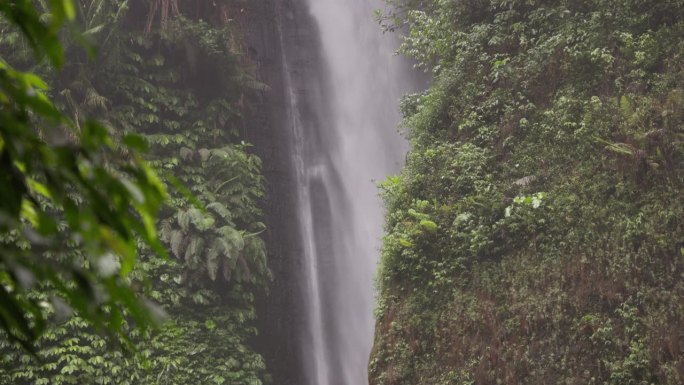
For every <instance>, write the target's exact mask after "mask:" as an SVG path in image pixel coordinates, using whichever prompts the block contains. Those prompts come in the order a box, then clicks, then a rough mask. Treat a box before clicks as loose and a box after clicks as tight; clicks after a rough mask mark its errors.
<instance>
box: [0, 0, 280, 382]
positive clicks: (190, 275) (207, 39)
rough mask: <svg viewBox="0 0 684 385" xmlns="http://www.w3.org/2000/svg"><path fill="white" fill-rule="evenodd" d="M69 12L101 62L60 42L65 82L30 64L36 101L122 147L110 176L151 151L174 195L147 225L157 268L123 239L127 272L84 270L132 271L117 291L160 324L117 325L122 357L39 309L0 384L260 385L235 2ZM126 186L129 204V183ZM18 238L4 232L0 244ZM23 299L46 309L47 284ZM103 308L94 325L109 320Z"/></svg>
mask: <svg viewBox="0 0 684 385" xmlns="http://www.w3.org/2000/svg"><path fill="white" fill-rule="evenodd" d="M76 4H77V9H76V15H75V23H74V26H73V28H74V29H81V30H84V31H85V32H84V33H83V34H81V36H83V37H84V39H85V40H86V41H87V42H88V44H92V45H93V46H95V47H98V50H97V54H96V55H95V56H94V57H92V58H89V57H88V56H87V55H84V54H83V53H82V51H81V50H80V49H78V47H77V45H75V44H74V41H73V40H72V39H71V38H70V37H69V36H62V40H63V42H64V43H63V46H64V47H65V52H66V53H65V55H66V59H67V60H65V62H64V66H63V68H62V69H61V71H59V72H55V71H51V70H49V69H46V68H45V67H44V66H37V67H35V68H36V71H41V73H44V76H45V77H46V78H48V79H49V81H48V83H49V84H50V88H49V89H47V90H46V92H47V93H49V94H50V95H51V97H52V98H53V99H54V100H55V104H56V105H58V106H60V107H61V108H62V109H63V110H65V111H67V112H68V114H69V115H71V121H73V122H74V123H73V126H74V129H75V131H76V132H79V131H84V130H87V129H88V127H90V125H89V123H88V122H87V121H86V120H85V118H84V117H85V116H91V117H95V118H97V119H99V120H100V121H102V122H104V123H106V125H107V126H111V127H117V130H111V132H109V134H111V137H112V138H113V139H111V141H112V142H113V143H117V142H119V141H120V142H123V143H125V144H127V145H128V147H127V148H123V149H121V150H119V149H118V148H116V149H112V150H110V152H111V156H110V157H109V158H107V159H106V160H107V163H106V164H107V167H115V166H116V165H117V163H115V162H113V161H112V159H115V158H114V155H115V154H117V155H120V156H122V158H123V159H126V161H127V162H128V163H131V162H132V161H137V159H138V155H137V153H136V152H134V151H133V150H134V149H138V148H149V154H148V155H147V156H146V157H145V158H146V161H147V162H149V164H150V165H151V166H152V167H154V168H155V169H156V170H158V172H159V174H160V175H161V176H162V177H161V178H160V180H159V181H157V183H158V185H159V187H160V189H165V188H166V186H172V187H173V188H171V189H169V190H170V191H172V193H171V194H170V197H169V202H168V204H167V205H166V206H164V207H162V209H161V212H160V215H159V220H157V221H156V222H153V223H152V228H153V229H155V231H157V230H156V229H158V231H159V239H160V240H161V242H162V243H163V245H164V246H165V247H166V248H168V250H169V254H170V256H169V257H167V258H160V257H159V256H157V255H156V254H154V253H153V250H152V248H151V247H149V246H148V245H146V244H145V243H144V242H141V241H143V240H144V239H140V238H139V237H131V238H130V241H131V242H133V245H135V246H137V251H138V252H139V253H140V257H139V259H138V261H137V263H136V265H135V267H134V268H133V269H132V270H130V269H129V267H128V266H127V265H126V264H125V263H117V262H116V260H112V259H111V258H109V257H106V258H103V259H101V260H99V262H100V263H95V264H93V265H92V269H93V270H95V271H97V272H100V273H102V272H111V271H112V270H114V271H122V270H124V269H126V270H130V271H128V272H127V275H126V280H125V283H126V284H127V285H129V286H130V287H131V288H133V289H134V290H135V292H136V293H143V294H145V295H146V296H147V297H148V298H150V299H151V300H153V301H155V302H156V303H157V304H159V305H160V306H161V308H162V309H163V311H164V312H165V313H167V314H168V316H169V320H168V322H167V323H166V324H165V325H164V326H163V327H162V328H161V330H159V331H158V333H150V332H149V331H147V330H144V329H142V330H141V329H140V328H139V324H138V322H137V320H136V319H135V318H134V317H131V316H130V314H128V313H125V314H122V316H121V317H118V318H115V319H116V320H117V322H119V323H120V328H121V331H122V334H124V335H126V334H127V337H128V339H130V341H131V342H132V343H133V344H134V345H135V346H137V348H138V351H139V354H137V355H133V356H129V355H125V354H123V353H121V352H120V351H119V350H117V349H115V348H116V346H117V344H121V343H125V342H126V341H125V340H124V339H122V338H120V337H119V338H114V339H103V338H102V336H101V335H100V334H99V333H97V332H96V330H94V329H92V328H91V327H90V326H89V324H88V323H87V322H85V320H84V319H83V318H80V317H72V316H71V315H70V314H69V312H68V311H66V312H65V311H64V310H65V309H63V307H61V302H56V303H54V304H53V305H51V306H43V307H41V308H40V309H39V311H40V312H41V314H42V315H43V317H44V318H48V319H49V320H50V322H49V327H48V328H47V329H46V331H45V334H44V335H43V336H42V337H41V338H40V339H39V340H38V341H37V348H38V349H37V354H38V358H39V360H32V359H29V358H28V356H27V355H26V354H25V353H24V352H22V351H20V350H17V349H16V347H15V346H14V345H13V344H11V343H9V342H2V346H1V350H2V353H3V365H2V366H1V368H2V369H0V382H2V383H15V384H35V383H50V384H73V383H95V384H127V383H130V384H190V383H192V384H236V385H237V384H240V385H242V384H254V385H257V384H260V383H261V382H262V381H264V380H266V379H267V375H266V371H265V368H264V362H263V359H262V358H261V357H260V356H259V355H258V354H257V353H255V352H254V351H253V350H252V349H251V348H250V347H249V346H248V342H249V340H250V339H251V338H252V337H253V336H254V335H255V334H256V329H255V328H254V326H253V322H254V318H255V308H254V301H255V298H254V296H255V293H257V292H258V291H262V290H265V284H266V282H267V280H268V279H269V277H270V273H269V271H268V268H267V265H266V252H265V245H264V243H263V240H262V239H261V238H260V236H259V235H260V233H261V232H262V231H263V230H264V225H263V223H261V222H260V217H261V212H260V210H259V208H258V206H257V203H258V200H259V199H260V198H261V197H262V196H263V191H264V189H263V178H262V176H261V162H260V160H259V159H258V158H257V157H256V156H254V155H251V154H249V153H248V151H249V145H248V144H246V143H244V142H243V141H242V140H241V137H240V136H241V129H242V128H243V122H242V119H241V113H242V111H243V109H244V108H246V107H245V105H244V101H245V100H246V95H247V94H248V93H249V92H254V90H255V89H256V90H258V89H260V88H259V87H258V84H259V83H258V82H257V81H256V80H255V79H254V77H253V76H252V69H251V64H250V63H249V62H247V61H245V60H244V55H243V53H242V51H241V41H242V40H241V37H240V34H239V31H237V30H236V29H235V26H234V25H233V24H231V23H230V22H229V21H228V20H224V19H222V18H221V17H220V15H224V14H228V13H229V12H228V11H229V9H228V8H229V7H232V6H234V5H233V2H221V3H220V4H218V5H217V4H215V3H214V2H211V1H201V2H192V4H190V3H185V2H184V3H181V4H178V3H176V2H173V1H170V2H169V1H152V2H149V3H148V2H130V1H123V0H87V1H86V0H83V1H78V2H76ZM166 6H169V7H170V8H169V9H168V10H167V11H169V12H168V13H165V14H163V13H164V12H165V11H164V10H163V8H164V7H166ZM194 7H197V8H194ZM227 7H228V8H227ZM164 15H166V16H164ZM160 17H161V21H162V22H160V23H156V21H155V20H159V19H160ZM150 20H151V21H150ZM148 21H149V22H148ZM5 31H7V32H5ZM17 45H21V40H16V39H14V38H13V35H12V30H11V29H7V30H5V29H3V33H2V34H0V52H2V53H3V54H4V53H5V52H7V57H8V60H9V59H11V60H12V61H13V62H16V63H17V65H21V66H34V65H35V62H34V61H33V59H31V58H30V57H27V56H25V55H21V54H19V53H18V51H17V50H14V47H16V46H17ZM115 150H116V152H115ZM110 158H111V159H110ZM110 163H111V166H109V165H110ZM95 164H96V165H97V166H99V165H100V164H105V163H104V162H102V163H95ZM134 164H135V163H134ZM102 167H104V166H102ZM126 170H127V169H126ZM86 171H87V170H86ZM124 171H125V170H124ZM131 180H133V181H134V182H135V181H136V180H135V179H132V178H131ZM99 182H100V181H99V180H95V181H92V183H91V185H90V187H91V188H93V189H96V190H97V191H100V189H102V191H103V192H105V193H106V194H108V195H107V197H108V198H109V197H116V194H117V193H118V190H116V189H114V188H112V187H111V186H110V185H108V184H103V183H99ZM122 186H123V188H127V189H128V190H125V191H129V190H130V194H131V196H132V198H137V197H138V195H139V194H138V191H137V190H135V189H133V188H132V187H131V186H133V187H134V186H135V185H134V184H133V183H127V182H122ZM184 186H187V187H184ZM115 187H116V186H115ZM117 188H118V187H117ZM141 191H143V192H144V191H145V190H141ZM162 191H163V190H162ZM76 196H78V195H76ZM144 197H145V195H144V194H143V198H144ZM132 201H133V202H136V201H135V200H132ZM79 202H80V201H79ZM134 208H135V206H134ZM129 215H134V214H129ZM123 218H124V219H125V218H126V217H123ZM20 241H21V240H20V239H17V235H16V234H14V233H12V234H9V235H8V236H7V239H6V243H7V244H13V243H19V244H21V242H20ZM64 246H65V247H64V250H60V254H59V256H58V257H59V258H70V259H73V260H74V261H76V262H77V264H76V265H77V266H79V263H82V264H85V265H86V266H88V263H89V259H88V258H84V257H83V256H82V255H86V254H82V253H79V252H76V251H75V249H74V247H73V246H74V245H73V243H67V244H65V245H64ZM123 261H124V260H122V262H123ZM117 269H118V270H117ZM27 297H29V298H31V299H32V300H34V301H35V302H36V303H38V304H44V303H46V304H47V303H49V302H50V300H51V297H50V292H49V290H46V288H44V287H35V288H34V290H31V291H27ZM105 310H106V311H105V312H104V313H103V315H104V316H109V315H111V314H112V312H113V311H114V310H111V309H110V308H107V309H105ZM153 314H154V313H153Z"/></svg>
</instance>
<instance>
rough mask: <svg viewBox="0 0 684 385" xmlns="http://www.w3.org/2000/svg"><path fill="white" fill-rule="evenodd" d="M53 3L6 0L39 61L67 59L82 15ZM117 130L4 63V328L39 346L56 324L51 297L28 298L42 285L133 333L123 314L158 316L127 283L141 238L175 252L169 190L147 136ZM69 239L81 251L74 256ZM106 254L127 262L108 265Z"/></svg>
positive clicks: (9, 19) (143, 321)
mask: <svg viewBox="0 0 684 385" xmlns="http://www.w3.org/2000/svg"><path fill="white" fill-rule="evenodd" d="M44 10H45V11H49V17H47V18H45V17H43V16H41V14H40V13H39V12H38V9H37V8H36V7H35V6H34V4H33V2H31V1H8V2H3V3H2V4H0V14H1V15H2V16H4V17H5V19H3V20H2V25H3V27H5V26H8V25H13V26H14V27H15V28H16V29H17V30H18V31H19V32H18V34H19V36H23V37H24V38H25V39H26V41H28V43H29V44H30V46H31V48H32V49H33V51H34V52H35V53H36V54H37V56H38V57H39V58H41V57H42V56H43V55H46V56H47V58H48V59H49V62H50V63H51V64H52V66H54V67H59V66H61V65H62V64H63V61H64V60H63V52H62V45H61V44H60V42H59V39H58V32H59V31H60V28H61V27H62V25H63V24H64V23H65V22H67V21H72V20H74V19H75V9H74V4H73V3H72V2H71V1H52V2H50V4H49V6H48V8H45V9H44ZM15 37H16V35H15ZM110 131H111V130H110V128H108V127H107V126H105V125H103V124H100V123H97V122H95V121H90V120H84V121H83V122H80V124H79V122H78V121H73V120H71V119H69V118H68V117H67V116H66V115H65V114H63V113H62V111H61V110H60V109H59V108H58V107H57V106H56V105H55V104H54V103H53V102H52V101H51V99H50V97H49V95H48V85H47V84H46V83H45V82H44V81H43V80H42V79H41V78H40V77H38V76H37V75H35V74H33V73H30V72H22V71H18V70H16V69H14V68H13V67H12V66H11V65H10V64H8V63H7V62H5V61H4V60H2V59H0V168H1V169H2V176H1V177H0V181H1V182H2V183H1V186H0V241H1V242H0V245H1V246H0V303H1V304H2V305H0V326H2V329H3V330H4V331H5V332H6V334H7V336H9V337H10V338H11V339H12V340H15V341H18V342H19V343H21V344H22V345H23V346H24V348H27V349H29V350H32V349H33V341H34V340H35V339H36V338H37V337H38V336H40V335H41V333H43V331H44V327H45V322H46V318H45V316H44V313H43V311H42V305H41V303H39V302H37V301H36V300H34V299H33V298H32V297H31V296H30V295H27V292H30V290H32V289H33V288H35V287H37V285H44V286H47V287H49V288H50V291H51V292H52V293H53V295H54V296H55V297H54V298H53V299H48V301H52V302H53V304H54V303H56V302H57V301H63V300H65V301H66V303H67V304H68V305H69V306H71V307H72V308H73V309H75V310H76V311H77V312H78V313H79V314H80V316H81V317H83V318H84V319H85V320H87V321H88V322H89V323H90V324H91V325H92V326H94V327H95V328H97V329H100V330H107V331H108V332H110V333H115V334H119V337H120V338H122V339H126V338H125V334H123V333H122V330H121V327H120V324H121V322H122V318H123V317H124V314H125V315H126V316H128V317H130V318H131V319H133V320H134V321H135V322H137V323H138V324H139V327H140V328H141V329H142V330H145V329H147V328H148V327H149V326H152V324H153V321H154V319H153V317H152V314H151V313H150V311H149V310H150V309H148V306H147V305H146V304H145V303H144V302H143V301H141V300H139V299H138V298H137V295H136V294H135V293H134V291H133V290H132V289H131V288H130V287H129V286H128V284H127V282H126V280H125V279H126V276H127V275H128V274H129V273H130V271H131V269H132V268H133V266H134V264H135V261H136V258H137V242H138V241H142V242H144V243H145V244H146V245H147V246H149V247H151V248H152V249H153V250H154V251H155V252H157V253H159V254H160V255H165V254H166V253H165V251H164V248H163V247H162V245H161V243H160V241H159V240H158V238H157V234H156V230H155V227H154V221H155V218H156V214H157V211H158V209H159V207H160V205H161V204H162V202H163V201H164V199H165V198H166V193H165V191H166V190H165V187H164V186H163V184H162V183H161V181H160V180H159V179H158V178H157V176H156V175H155V174H154V172H153V171H152V169H151V168H150V167H149V166H148V165H147V163H146V162H145V161H144V160H143V158H142V155H141V151H144V148H142V147H141V146H138V145H136V143H137V141H138V138H137V137H135V136H133V135H126V136H124V137H123V140H122V141H117V140H114V139H113V138H112V135H111V132H110ZM122 152H125V153H126V154H127V155H126V156H125V157H124V156H121V153H122ZM65 246H66V247H68V248H71V249H73V250H78V251H79V252H78V253H76V252H75V253H63V251H64V250H65ZM114 256H116V257H114ZM107 259H114V260H115V263H116V264H117V268H115V269H110V270H109V271H107V272H106V273H105V272H103V271H101V270H98V269H97V266H100V265H101V264H102V263H103V261H105V260H107Z"/></svg>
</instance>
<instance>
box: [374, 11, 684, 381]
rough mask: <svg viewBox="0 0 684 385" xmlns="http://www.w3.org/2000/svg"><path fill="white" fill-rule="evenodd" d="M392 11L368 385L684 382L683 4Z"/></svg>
mask: <svg viewBox="0 0 684 385" xmlns="http://www.w3.org/2000/svg"><path fill="white" fill-rule="evenodd" d="M390 3H391V5H392V9H393V11H392V12H391V13H389V14H385V15H384V16H382V17H383V20H382V22H383V23H384V25H385V26H386V27H387V28H388V29H393V30H396V31H404V35H403V44H402V48H401V51H402V52H403V53H404V54H407V55H408V56H410V57H412V58H415V59H416V60H417V62H418V63H419V65H420V66H421V67H422V68H424V69H425V70H427V71H430V72H431V73H432V74H433V75H434V79H435V80H434V84H433V85H432V87H431V88H430V89H429V90H427V91H426V92H423V93H420V94H416V95H411V96H409V97H407V98H405V100H404V101H403V103H402V111H403V114H404V116H405V121H404V126H405V127H406V130H407V132H408V135H409V137H410V140H411V143H412V146H413V147H412V151H411V152H410V154H409V156H408V159H407V165H406V167H405V169H404V170H403V172H402V173H401V174H400V175H399V176H397V177H393V178H390V179H388V180H387V181H386V182H385V183H384V184H383V185H382V189H383V194H384V197H385V199H386V203H387V206H388V209H389V213H388V218H387V224H386V230H387V235H386V238H385V240H384V247H383V250H382V261H381V271H380V273H379V277H378V286H379V289H380V298H379V305H378V308H377V317H378V322H377V328H376V340H375V347H374V350H373V353H372V357H371V362H370V380H371V384H373V385H381V384H382V385H399V384H401V385H408V384H416V385H417V384H511V385H512V384H606V385H608V384H610V385H642V384H643V385H647V384H672V385H674V384H682V383H684V280H683V279H682V278H683V277H684V204H683V202H684V201H683V200H682V197H683V196H684V195H682V193H683V192H684V172H683V171H682V170H684V39H683V38H684V2H682V1H678V0H614V1H613V0H572V1H569V0H491V1H490V0H485V1H472V0H435V1H430V0H406V1H404V0H391V1H390Z"/></svg>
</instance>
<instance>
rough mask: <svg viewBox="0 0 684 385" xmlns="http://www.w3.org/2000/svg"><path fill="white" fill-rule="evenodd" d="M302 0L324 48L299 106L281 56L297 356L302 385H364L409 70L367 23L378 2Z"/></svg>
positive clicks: (401, 149) (389, 39) (388, 38)
mask: <svg viewBox="0 0 684 385" xmlns="http://www.w3.org/2000/svg"><path fill="white" fill-rule="evenodd" d="M304 1H308V6H309V11H310V16H311V17H313V20H314V21H315V24H316V25H317V31H318V33H319V34H320V36H319V39H318V40H319V41H320V45H321V47H322V48H321V49H322V52H320V57H321V58H322V62H323V65H322V67H323V68H322V69H321V72H322V76H321V78H322V79H323V82H322V83H323V85H322V86H321V87H319V88H320V93H317V94H316V95H315V96H314V97H313V98H312V97H311V95H309V100H311V99H315V100H314V102H313V103H311V102H309V103H308V105H307V106H304V102H303V101H302V99H303V96H302V95H301V92H300V88H298V87H296V86H295V85H294V84H293V77H294V76H295V75H293V74H294V73H295V71H297V70H298V68H293V67H294V65H293V64H292V63H291V60H290V61H288V59H287V57H284V58H283V62H284V63H285V68H284V71H285V87H286V89H287V90H289V95H288V97H289V100H290V102H289V103H290V106H289V110H290V112H289V118H290V120H291V122H290V124H291V127H293V134H294V135H293V137H294V139H293V141H294V143H293V144H294V164H295V168H296V177H297V186H298V192H297V193H298V205H299V207H298V213H299V225H300V230H301V231H300V232H301V234H302V238H303V239H302V244H303V254H304V255H303V256H302V260H303V265H302V266H303V270H304V271H303V272H302V276H303V278H304V281H305V283H304V289H303V292H304V297H305V298H304V299H303V301H305V306H304V308H305V309H306V312H307V314H306V316H305V319H306V326H305V327H304V328H303V330H302V332H301V336H300V339H301V347H302V353H301V354H302V356H303V361H304V362H305V366H306V367H305V368H304V370H305V372H306V373H305V374H306V376H305V377H306V379H307V385H362V384H366V383H367V363H368V355H369V352H370V349H371V344H372V340H373V324H374V321H373V316H372V309H373V304H374V289H373V275H374V273H375V269H376V266H377V262H378V256H379V246H380V237H381V234H382V223H383V215H382V205H381V202H380V200H379V198H378V194H377V182H378V181H381V180H383V179H384V178H385V177H386V176H387V175H390V174H393V173H396V172H397V171H398V170H399V168H400V167H401V164H402V161H403V158H404V154H405V152H406V149H407V144H406V143H405V141H404V139H403V138H402V137H401V136H400V135H399V133H398V132H397V129H396V128H397V124H398V122H399V120H400V117H399V114H398V107H397V106H398V101H399V98H400V97H401V95H402V94H403V93H405V92H407V90H408V89H409V88H410V81H409V80H408V79H409V78H410V76H409V75H408V74H407V68H408V67H407V66H406V65H405V63H402V62H401V60H400V59H399V58H398V57H397V56H395V55H394V51H395V50H396V48H397V45H396V38H395V37H394V36H392V35H389V34H388V35H384V34H383V33H382V31H381V29H380V27H379V26H378V24H377V22H376V21H375V20H374V19H373V16H372V14H373V10H374V9H375V8H379V7H381V6H382V3H381V2H380V0H377V1H374V0H304ZM284 55H285V56H286V55H287V53H284ZM308 92H314V91H312V89H311V88H309V89H308ZM312 110H313V111H312ZM311 115H315V116H317V118H315V119H312V118H311Z"/></svg>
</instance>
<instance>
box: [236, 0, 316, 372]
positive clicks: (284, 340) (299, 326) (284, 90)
mask: <svg viewBox="0 0 684 385" xmlns="http://www.w3.org/2000/svg"><path fill="white" fill-rule="evenodd" d="M244 14H245V15H244V18H245V19H244V33H245V35H246V42H247V45H248V47H247V49H248V52H249V54H250V56H251V59H252V60H253V61H254V63H255V65H256V67H257V76H258V79H259V81H261V82H263V83H265V84H266V85H268V87H269V90H267V91H264V92H261V93H260V94H259V95H257V96H256V97H255V98H254V100H252V101H251V103H250V105H251V106H252V108H251V111H250V112H249V113H248V114H247V116H246V117H245V118H246V119H245V122H246V125H247V127H246V129H245V132H246V133H247V137H248V139H249V141H250V142H251V143H253V144H254V148H253V150H254V152H255V153H256V154H257V155H259V156H260V157H261V159H262V160H263V172H264V175H265V177H266V180H267V197H266V199H265V200H264V202H263V209H264V212H265V221H266V225H267V227H268V230H267V233H266V234H265V237H266V242H267V247H268V251H269V261H270V268H271V271H272V273H273V282H272V284H271V287H270V291H269V293H268V294H267V295H265V296H264V297H263V298H261V299H260V301H259V306H258V317H259V331H260V336H259V338H258V340H257V341H256V342H255V343H256V348H257V350H258V351H259V352H260V353H262V354H263V355H264V357H265V359H266V361H267V366H268V369H269V372H270V373H271V375H272V377H273V383H274V384H277V385H301V384H304V383H306V379H305V372H306V370H305V367H306V363H305V362H304V360H303V355H302V351H303V348H302V347H301V346H300V345H301V344H300V342H299V341H300V340H301V338H300V337H301V336H302V333H305V330H306V312H305V309H304V306H305V305H304V303H305V301H304V292H303V289H304V287H303V286H304V277H303V272H304V260H303V258H302V254H303V251H302V242H301V239H302V236H301V233H300V227H299V220H298V213H297V206H298V204H297V203H298V202H297V188H298V186H297V183H298V182H297V175H296V174H297V172H296V168H295V167H296V166H295V162H294V157H293V154H294V152H295V151H296V149H295V140H294V127H293V121H294V119H293V115H292V114H293V113H295V112H294V111H292V106H293V104H296V105H297V107H298V113H299V116H300V117H301V123H302V124H303V125H304V126H306V127H310V128H311V127H316V126H318V123H317V122H318V121H319V117H318V116H317V115H316V114H315V113H314V112H313V111H315V110H318V111H320V109H316V108H314V105H315V103H317V102H318V101H319V100H320V99H321V92H320V89H321V86H320V85H321V84H322V82H321V79H322V71H321V68H323V66H322V65H321V63H322V62H321V60H320V49H319V48H320V43H319V41H318V33H317V31H316V27H315V24H314V22H313V20H312V18H311V16H310V15H309V12H308V8H307V5H306V2H305V1H304V0H264V1H257V2H249V3H246V4H245V8H244ZM293 99H296V102H295V103H293ZM305 136H306V137H307V138H308V139H307V141H308V142H310V143H309V144H307V147H309V148H311V147H314V148H315V147H317V145H316V143H317V142H318V139H316V135H315V131H311V130H307V133H306V134H305Z"/></svg>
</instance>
